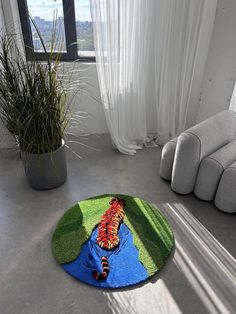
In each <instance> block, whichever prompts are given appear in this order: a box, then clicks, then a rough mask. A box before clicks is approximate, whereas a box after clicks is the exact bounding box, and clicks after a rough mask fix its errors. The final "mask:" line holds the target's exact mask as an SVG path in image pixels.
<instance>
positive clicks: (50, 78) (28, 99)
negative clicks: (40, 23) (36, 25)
mask: <svg viewBox="0 0 236 314" xmlns="http://www.w3.org/2000/svg"><path fill="white" fill-rule="evenodd" d="M39 37H40V39H41V43H42V46H43V48H44V49H45V52H46V47H45V45H44V42H43V40H42V37H41V36H40V34H39ZM52 38H53V37H52ZM54 47H55V42H54V41H53V42H52V44H51V50H50V51H51V53H50V54H49V57H48V59H47V61H46V62H43V63H42V62H38V61H37V60H36V59H34V58H33V59H32V61H30V62H29V61H27V60H26V59H25V56H24V54H23V53H22V52H21V51H20V50H19V48H18V47H17V44H16V41H15V39H14V35H6V34H2V35H1V37H0V118H1V120H2V121H3V123H4V125H5V126H6V128H7V129H8V130H9V131H10V133H11V134H12V135H13V136H14V137H15V139H16V141H17V143H18V145H19V148H20V152H21V158H22V161H23V166H24V170H25V173H26V177H27V179H28V181H29V183H30V185H31V186H32V187H33V188H35V189H40V190H44V189H52V188H55V187H57V186H59V185H61V184H63V183H64V182H65V180H66V177H67V168H66V158H65V141H64V137H65V134H66V127H67V125H68V123H69V121H70V119H71V117H72V111H71V101H70V100H69V99H68V94H69V91H70V88H68V84H67V85H66V84H65V81H64V79H65V78H64V77H63V75H61V73H59V72H60V71H59V69H60V52H58V53H56V54H55V51H54ZM74 87H75V84H74Z"/></svg>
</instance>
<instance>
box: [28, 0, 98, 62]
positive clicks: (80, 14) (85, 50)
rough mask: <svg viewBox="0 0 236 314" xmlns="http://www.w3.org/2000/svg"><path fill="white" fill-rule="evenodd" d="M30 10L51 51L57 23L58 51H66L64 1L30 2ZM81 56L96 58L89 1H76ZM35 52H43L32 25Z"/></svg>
mask: <svg viewBox="0 0 236 314" xmlns="http://www.w3.org/2000/svg"><path fill="white" fill-rule="evenodd" d="M27 3H28V9H29V12H30V14H31V16H32V17H33V19H34V21H35V23H36V24H37V27H38V29H39V31H40V33H41V35H42V37H43V40H44V42H45V44H46V48H47V50H48V51H49V48H50V43H51V36H52V28H53V21H54V23H55V21H56V29H57V34H56V42H57V45H58V46H57V47H58V49H60V50H62V51H66V44H65V28H64V16H63V6H62V0H44V1H43V0H28V1H27ZM74 5H75V19H76V32H77V46H78V50H79V55H81V56H94V43H93V28H92V20H91V13H90V1H89V0H74ZM31 30H32V37H33V44H34V49H35V51H42V48H43V47H42V45H41V43H40V40H39V37H38V34H37V32H36V30H35V28H34V26H33V25H32V23H31Z"/></svg>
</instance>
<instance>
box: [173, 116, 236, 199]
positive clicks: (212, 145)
mask: <svg viewBox="0 0 236 314" xmlns="http://www.w3.org/2000/svg"><path fill="white" fill-rule="evenodd" d="M235 132H236V114H235V113H234V112H233V111H230V110H225V111H222V112H220V113H218V114H216V115H215V116H213V117H211V118H209V119H207V120H205V121H203V122H201V123H199V124H197V125H195V126H194V127H192V128H190V129H188V130H186V131H185V132H183V133H182V134H180V136H179V137H178V141H177V146H176V153H175V157H174V164H173V171H172V182H171V187H172V189H173V190H174V191H175V192H177V193H180V194H188V193H191V192H192V191H193V189H194V185H195V182H196V178H197V173H198V168H199V165H200V162H201V160H202V159H203V158H204V157H206V156H208V155H210V154H212V153H213V152H215V151H216V150H217V149H219V148H220V147H222V146H223V145H225V144H227V143H229V142H230V141H231V140H232V139H233V138H234V136H235Z"/></svg>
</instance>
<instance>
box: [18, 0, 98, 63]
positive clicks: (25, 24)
mask: <svg viewBox="0 0 236 314" xmlns="http://www.w3.org/2000/svg"><path fill="white" fill-rule="evenodd" d="M17 2H18V9H19V15H20V21H21V28H22V34H23V39H24V44H25V53H26V58H27V60H32V59H34V58H36V59H37V60H39V61H45V60H47V59H48V58H49V53H45V52H39V51H35V50H34V44H33V37H32V31H31V26H30V18H29V11H28V5H27V0H17ZM62 5H63V15H64V28H65V41H66V52H62V53H61V58H60V60H61V61H79V62H96V58H95V57H91V56H88V57H85V56H83V57H82V56H80V55H79V52H78V44H77V33H76V20H75V4H74V0H62ZM55 55H56V54H55Z"/></svg>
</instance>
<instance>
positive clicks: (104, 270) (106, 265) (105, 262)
mask: <svg viewBox="0 0 236 314" xmlns="http://www.w3.org/2000/svg"><path fill="white" fill-rule="evenodd" d="M101 262H102V272H101V273H99V272H98V271H97V270H94V271H93V277H94V279H96V280H104V279H106V278H107V276H108V274H109V263H108V259H107V257H106V256H103V257H102V259H101Z"/></svg>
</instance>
